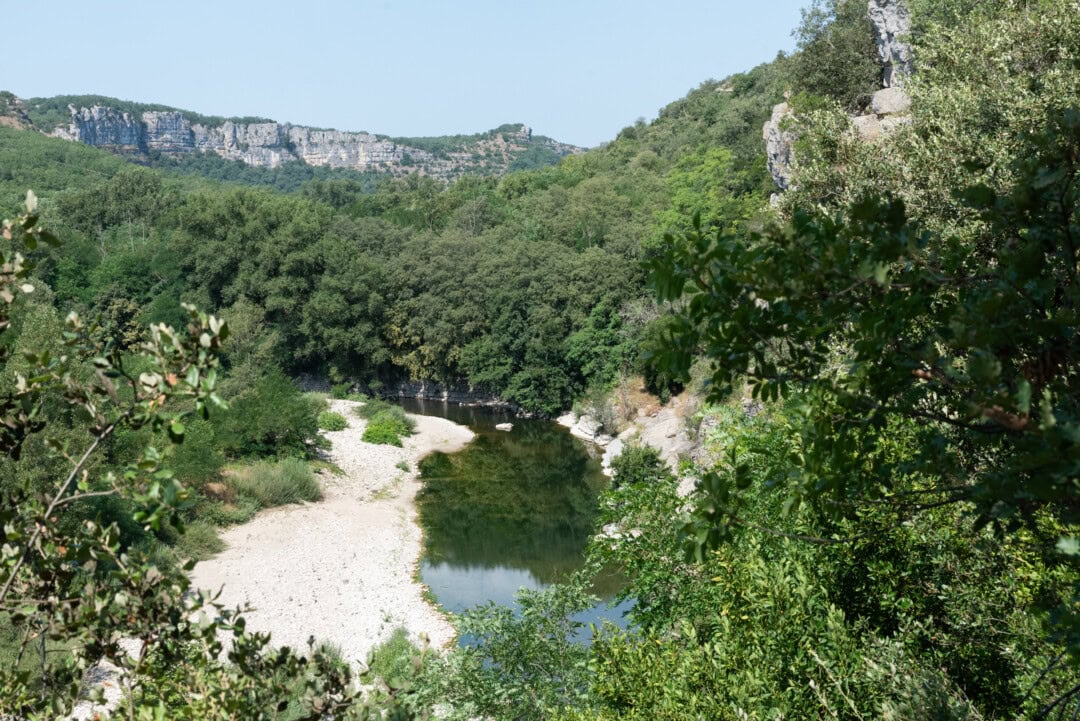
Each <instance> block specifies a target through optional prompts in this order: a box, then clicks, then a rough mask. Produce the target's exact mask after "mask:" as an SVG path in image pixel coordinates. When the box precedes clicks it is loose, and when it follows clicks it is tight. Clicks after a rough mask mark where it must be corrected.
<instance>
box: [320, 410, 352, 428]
mask: <svg viewBox="0 0 1080 721" xmlns="http://www.w3.org/2000/svg"><path fill="white" fill-rule="evenodd" d="M348 427H349V422H348V421H347V420H346V419H345V416H343V415H341V414H340V413H335V412H333V411H323V412H322V413H320V414H319V429H320V430H323V431H343V430H345V429H346V428H348Z"/></svg>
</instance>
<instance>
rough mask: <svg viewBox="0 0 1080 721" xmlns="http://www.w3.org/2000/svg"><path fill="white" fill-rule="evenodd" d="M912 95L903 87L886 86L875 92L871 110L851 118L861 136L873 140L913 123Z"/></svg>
mask: <svg viewBox="0 0 1080 721" xmlns="http://www.w3.org/2000/svg"><path fill="white" fill-rule="evenodd" d="M910 112H911V97H910V96H908V94H907V93H906V92H904V91H903V90H902V89H901V88H896V87H893V88H885V89H884V90H879V91H877V92H876V93H874V97H873V100H872V101H871V102H870V110H869V112H867V113H866V114H864V115H859V116H857V117H854V118H852V119H851V122H852V124H853V125H854V126H855V130H856V132H858V133H859V137H860V138H862V139H863V140H865V141H868V142H873V141H875V140H878V139H879V138H881V137H883V136H886V135H888V134H889V133H891V132H893V131H894V130H896V129H897V128H900V127H902V126H904V125H909V124H910V123H911V115H910Z"/></svg>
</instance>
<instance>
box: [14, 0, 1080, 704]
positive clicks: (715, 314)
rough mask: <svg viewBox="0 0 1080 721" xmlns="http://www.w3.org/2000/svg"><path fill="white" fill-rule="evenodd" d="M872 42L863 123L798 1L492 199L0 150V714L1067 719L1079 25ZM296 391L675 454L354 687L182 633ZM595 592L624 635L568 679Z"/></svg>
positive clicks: (300, 474) (306, 664) (308, 488)
mask: <svg viewBox="0 0 1080 721" xmlns="http://www.w3.org/2000/svg"><path fill="white" fill-rule="evenodd" d="M883 6H887V9H888V10H890V11H893V12H895V11H896V8H897V6H898V5H897V3H896V2H894V1H893V0H873V2H871V3H870V8H871V10H874V9H875V8H878V9H881V8H882V7H883ZM900 7H901V8H904V7H905V6H903V5H900ZM906 9H907V10H910V16H911V21H912V25H911V31H910V35H909V36H907V37H905V38H904V40H905V42H908V43H910V50H911V53H912V55H913V57H914V63H913V67H914V68H915V73H914V74H913V75H907V76H904V77H901V78H900V79H899V80H897V81H896V82H897V83H898V85H897V86H896V87H901V85H900V83H901V81H902V90H903V93H904V97H905V98H909V99H910V106H908V105H906V104H905V105H904V106H903V110H902V111H901V112H899V113H893V112H891V111H890V112H887V113H886V112H878V109H877V108H876V106H875V102H876V100H875V93H877V92H878V91H879V90H880V89H881V85H882V80H883V71H882V65H881V62H880V57H879V55H878V50H877V49H876V47H875V42H874V32H875V26H873V24H872V23H871V20H870V18H869V17H868V15H867V12H866V10H867V3H866V2H864V0H820V1H816V2H814V3H813V4H812V5H811V6H810V7H809V8H808V9H807V11H806V12H805V13H804V20H803V23H802V25H801V26H800V27H799V28H798V29H797V30H796V38H797V39H798V50H797V52H796V53H795V54H793V55H791V56H780V57H778V58H777V59H776V60H775V61H774V62H772V63H769V64H766V65H762V66H760V67H757V68H754V69H753V70H750V71H748V72H746V73H743V74H739V75H735V76H732V77H729V78H725V79H723V80H722V81H707V82H705V83H703V84H702V85H701V86H700V87H698V88H696V89H695V90H693V91H691V92H690V93H689V94H688V95H687V96H686V97H685V98H683V99H681V100H678V101H676V102H674V103H672V104H671V105H669V106H667V107H666V108H664V109H662V110H661V111H660V113H659V116H658V117H657V118H656V120H654V121H653V122H650V123H645V122H641V123H638V124H636V125H634V126H631V127H627V128H624V129H623V130H622V131H621V132H620V133H619V134H618V136H617V137H616V138H615V139H614V140H613V141H612V142H610V143H609V144H607V145H605V146H603V147H601V148H597V149H595V150H591V151H588V152H586V153H584V154H582V155H577V156H571V157H567V158H565V159H563V160H562V161H561V162H560V163H558V164H557V165H554V166H552V167H545V168H539V169H535V170H528V171H524V172H515V173H511V174H509V175H506V176H505V177H502V178H492V177H478V176H467V177H463V178H460V179H458V180H456V181H454V182H452V183H443V182H441V181H438V180H435V179H431V178H425V177H421V176H419V175H410V176H407V177H402V178H390V179H381V180H378V181H375V180H373V179H369V178H341V177H329V176H327V177H312V178H309V179H304V180H303V181H302V182H300V183H299V184H296V183H294V182H293V181H290V183H289V185H297V187H296V189H295V190H294V191H293V192H281V191H280V190H275V189H273V188H268V187H250V186H249V185H245V184H244V183H252V184H265V185H272V184H273V183H265V182H264V181H263V180H259V179H255V180H253V179H252V177H240V176H239V175H238V176H237V177H234V178H225V179H228V180H231V181H239V182H223V179H210V178H207V177H205V176H200V175H197V174H191V173H183V172H175V171H176V169H171V170H170V169H168V168H158V169H152V168H143V167H133V166H131V165H129V164H127V163H125V162H124V161H122V160H119V159H117V158H115V157H113V156H111V155H109V154H107V153H105V152H103V151H99V150H96V149H93V148H88V147H83V146H79V145H75V144H71V143H66V142H64V141H61V140H56V139H51V138H46V137H44V136H42V135H40V134H38V133H34V132H31V131H27V130H20V129H15V128H8V127H0V211H3V216H4V217H9V218H13V219H14V220H13V221H12V222H11V223H9V224H8V225H6V226H5V236H4V237H5V246H4V253H5V256H4V263H5V265H4V269H3V272H2V274H0V282H2V284H3V285H2V288H0V291H2V292H0V300H2V301H3V305H2V306H0V360H2V362H3V367H2V369H0V409H2V413H3V415H2V421H3V422H2V423H0V449H2V450H3V452H4V453H5V461H4V464H3V465H2V466H0V494H2V498H3V505H2V506H0V521H2V522H3V528H4V534H5V539H6V540H5V543H6V545H5V547H4V553H3V557H2V561H0V614H3V615H4V618H3V620H4V623H3V624H2V625H0V688H3V689H11V693H10V695H9V696H10V699H11V700H8V699H4V701H5V702H6V703H7V706H5V705H3V703H0V713H4V712H7V711H8V710H9V709H10V710H11V711H12V712H13V713H17V714H19V715H22V716H26V717H27V718H48V717H50V716H52V715H56V714H57V713H60V712H61V711H62V710H63V709H65V708H66V705H67V704H68V702H69V701H70V699H71V698H72V697H73V696H74V694H75V693H76V692H77V690H78V687H79V675H80V673H81V671H82V668H83V667H84V666H85V665H87V664H88V663H90V662H93V661H94V660H96V659H97V658H100V657H103V656H105V657H108V658H112V659H116V660H117V663H126V664H127V665H128V668H129V670H130V673H132V674H134V675H135V676H136V677H137V678H139V679H140V682H141V685H139V686H138V691H137V692H136V693H134V694H133V698H132V699H131V713H130V714H129V715H130V716H131V717H132V718H136V717H138V718H142V717H150V715H153V714H157V717H166V718H310V719H318V718H327V717H334V718H337V717H341V718H346V717H348V718H428V717H430V715H431V714H432V713H435V712H436V711H437V715H438V716H439V717H446V718H455V719H456V718H460V719H470V718H493V719H552V718H555V719H565V720H567V721H571V720H573V721H585V720H590V721H607V720H609V719H642V720H643V721H644V720H646V719H648V720H650V721H651V720H653V719H672V720H674V719H706V718H707V719H733V720H734V719H869V718H886V719H898V720H899V719H908V720H911V721H915V720H916V719H926V718H936V719H956V720H960V719H967V720H972V721H973V720H975V719H1013V718H1029V719H1047V718H1054V719H1057V718H1062V719H1067V718H1073V717H1075V716H1076V714H1077V713H1080V685H1078V680H1080V540H1078V539H1080V516H1078V511H1080V394H1078V392H1077V382H1078V378H1077V373H1078V366H1077V358H1078V357H1080V348H1078V347H1077V342H1078V341H1077V336H1076V332H1075V331H1076V325H1077V307H1078V304H1080V283H1078V276H1077V273H1078V270H1080V267H1078V265H1077V252H1076V247H1075V239H1076V238H1077V237H1078V235H1080V196H1078V191H1077V188H1078V185H1077V172H1078V166H1077V158H1078V157H1080V72H1077V71H1078V69H1080V55H1078V49H1080V19H1078V18H1080V13H1078V12H1077V10H1078V8H1077V5H1076V2H1075V1H1074V0H1037V1H1036V2H1025V1H1023V0H1003V1H1002V2H997V3H982V2H975V1H971V0H947V1H945V2H940V1H938V0H934V1H933V2H931V1H930V0H911V2H910V3H909V4H907V6H906ZM905 35H907V34H906V33H905ZM884 77H886V78H888V77H889V73H885V75H884ZM785 99H786V100H787V108H786V109H785V111H784V112H783V113H782V114H780V115H782V117H778V124H777V126H776V127H775V130H776V132H775V133H774V134H773V137H774V139H775V138H779V139H780V140H781V141H783V142H785V143H788V147H786V148H785V153H783V154H782V155H784V156H785V157H786V161H787V166H786V167H785V168H784V171H783V172H785V173H788V176H787V177H788V178H789V179H790V182H789V183H788V190H787V191H786V192H784V193H782V194H779V195H777V197H775V198H774V199H773V201H772V202H770V196H772V195H773V194H774V193H775V192H776V190H777V188H776V185H775V183H774V181H773V178H772V177H771V176H770V172H769V168H768V165H767V153H766V147H765V143H764V142H763V140H762V127H763V125H764V123H765V122H766V121H767V120H768V119H769V118H770V117H772V116H773V106H774V105H776V104H778V103H780V102H781V101H782V100H785ZM884 116H889V118H890V123H889V124H888V125H889V127H888V128H887V130H886V131H882V132H876V131H875V133H874V134H873V135H872V136H869V135H868V134H867V133H865V132H864V129H863V128H864V126H863V125H860V123H863V122H864V121H861V120H859V118H868V117H872V119H873V120H875V121H881V120H882V119H883V118H884ZM879 124H880V123H879ZM777 157H779V155H777ZM774 170H776V167H775V165H774ZM27 188H33V189H34V190H35V192H36V193H37V196H31V197H29V198H27V204H26V205H25V206H23V205H21V203H22V201H23V198H24V197H25V192H26V189H27ZM39 198H40V199H39ZM61 241H62V244H60V245H59V247H56V246H57V245H58V243H60V242H61ZM16 249H21V250H20V252H21V255H18V254H17V253H16ZM181 301H183V302H184V303H186V304H191V305H185V306H181V305H180V302H181ZM196 308H197V309H198V310H196ZM69 310H71V311H75V312H76V313H75V314H74V315H72V316H67V313H68V311H69ZM208 313H209V314H211V315H207V314H208ZM65 318H67V320H66V321H65V320H64V319H65ZM222 320H223V321H224V322H222ZM150 324H154V325H153V326H152V327H151V330H150V333H149V334H148V333H147V331H146V329H147V326H148V325H150ZM160 324H165V325H160ZM172 328H177V329H179V330H176V331H174V330H172ZM301 374H310V375H313V376H316V377H319V378H324V379H326V380H328V381H329V382H330V383H331V384H333V387H334V392H335V394H337V395H346V394H348V393H350V392H351V391H354V390H356V389H357V388H360V389H362V390H364V391H367V392H372V393H378V392H382V391H390V392H392V391H393V390H394V389H395V388H396V386H397V384H399V383H401V382H404V381H410V380H432V381H437V382H440V383H444V384H447V385H450V386H456V387H471V388H473V389H474V390H479V391H481V392H483V393H486V394H489V395H490V396H491V397H497V398H500V399H503V400H506V401H508V402H510V403H513V404H515V405H516V406H518V407H520V408H521V409H522V410H524V411H527V412H534V413H539V414H547V415H552V414H555V413H556V412H558V411H560V410H564V409H566V408H568V407H569V406H570V405H571V404H572V403H573V402H574V401H575V400H577V399H579V398H581V397H582V396H583V395H585V394H588V395H589V396H590V397H592V398H594V399H595V398H602V397H603V395H604V393H605V392H607V391H610V389H611V388H612V387H613V386H614V384H615V383H617V382H618V381H619V380H620V379H621V378H625V377H627V376H631V375H634V376H636V375H640V376H642V377H643V378H644V379H645V382H646V384H647V386H649V388H650V389H651V390H653V391H655V392H657V393H658V394H659V393H661V392H662V393H663V394H665V395H666V394H667V393H670V392H679V391H681V390H684V391H685V393H686V394H687V397H688V398H692V399H696V400H698V401H700V409H699V411H698V412H697V413H696V414H695V415H694V416H693V417H691V418H690V419H688V420H689V422H690V424H691V425H692V426H694V430H695V432H697V433H698V436H699V438H700V441H701V443H702V445H703V451H704V453H702V454H699V455H696V456H695V457H694V458H695V459H696V460H691V459H689V458H688V459H684V462H683V463H682V464H681V466H680V467H679V468H678V469H677V471H675V472H673V470H672V469H670V468H668V467H666V466H665V465H664V464H663V463H661V462H660V460H659V457H658V455H657V453H656V452H655V451H654V450H652V449H649V448H646V447H630V448H628V449H627V450H626V451H624V453H623V455H622V456H621V457H620V458H618V459H617V460H616V461H615V475H614V478H613V481H612V484H611V488H610V489H608V490H607V491H606V492H605V494H604V495H603V497H602V498H601V508H602V511H601V515H602V517H601V522H600V524H599V528H598V535H597V536H596V537H595V538H594V539H593V541H592V544H591V547H590V550H589V554H588V559H587V563H586V568H585V570H584V571H583V572H581V573H580V574H578V575H577V576H575V577H574V578H571V579H567V581H566V582H565V583H563V584H559V585H556V586H553V587H551V588H549V589H546V590H543V591H539V592H522V595H521V597H520V604H521V613H517V614H515V613H512V612H510V611H509V610H507V609H501V608H496V607H481V608H478V609H476V610H474V611H472V612H469V613H467V614H465V615H464V616H462V617H459V618H456V619H455V623H456V625H457V627H458V630H459V631H460V632H461V633H462V634H466V635H467V636H468V637H469V639H470V644H469V645H467V646H465V647H461V648H456V649H454V650H451V651H449V652H447V653H445V654H442V655H438V654H433V653H431V652H430V651H427V650H423V649H417V648H412V647H410V646H409V644H408V643H406V642H404V641H402V642H400V643H398V644H396V645H390V646H388V647H387V648H385V649H382V650H381V651H380V654H379V657H378V659H377V661H378V662H377V663H375V662H374V661H373V669H374V670H372V671H371V672H370V673H368V674H367V675H360V676H357V675H355V673H354V671H353V670H350V669H349V668H348V667H347V666H345V665H343V664H341V663H340V662H339V661H335V659H334V658H333V654H332V653H329V652H327V651H326V650H320V649H312V653H311V659H310V660H308V661H305V660H302V659H300V658H298V657H297V656H295V655H293V654H292V653H290V652H282V653H280V654H275V653H270V652H268V651H267V650H266V646H267V644H268V641H267V639H265V638H263V637H261V636H259V635H258V634H249V633H247V632H246V631H245V628H244V625H243V623H242V622H240V623H235V624H234V623H233V618H234V616H233V615H232V614H231V613H230V612H227V611H224V610H222V609H218V608H214V607H213V606H212V604H210V605H206V606H205V608H206V609H207V610H208V611H209V612H210V613H209V614H208V618H207V620H205V622H204V623H200V624H196V623H192V622H190V621H189V619H190V618H191V615H190V611H189V610H181V609H182V608H183V604H185V603H186V604H189V608H190V606H196V607H204V604H205V603H206V600H205V599H201V598H192V597H191V596H190V595H186V594H187V591H188V589H187V580H186V576H185V575H184V574H183V571H182V569H183V565H184V562H185V561H187V560H188V559H197V558H200V557H204V556H205V555H207V554H209V553H212V552H214V551H215V550H217V549H218V547H219V546H218V541H217V536H216V530H215V529H216V527H217V526H220V525H226V524H230V523H238V522H243V521H244V520H247V519H248V518H250V516H251V515H252V514H254V513H255V511H256V510H258V509H260V508H266V507H269V506H273V505H276V504H279V503H288V502H291V501H294V500H297V499H298V498H307V499H314V498H317V497H318V494H319V487H318V484H317V483H315V482H314V481H313V479H312V476H311V470H310V468H311V465H312V464H314V465H318V461H317V458H318V453H317V451H318V447H319V444H320V443H321V441H320V436H319V433H318V430H319V427H320V425H321V426H323V427H325V428H334V427H340V426H339V425H338V424H339V423H340V422H341V419H340V417H338V418H333V417H331V416H332V415H333V414H329V415H328V414H326V413H325V406H324V401H323V400H321V399H320V398H319V397H317V396H313V395H311V394H303V393H301V392H300V390H299V389H298V387H297V385H296V384H295V383H294V382H293V381H292V380H291V379H292V378H295V377H297V376H299V375H301ZM368 412H370V413H371V414H372V416H373V418H374V417H375V415H376V414H382V415H381V416H380V417H379V418H380V420H379V425H378V428H379V429H380V432H383V433H386V434H387V442H395V441H398V439H399V437H400V436H401V435H406V434H407V433H408V432H409V429H408V427H407V423H406V422H405V421H404V420H403V417H402V414H401V413H400V412H397V413H396V414H395V412H394V411H393V410H391V409H389V408H387V407H385V406H382V405H379V404H376V403H372V404H371V405H370V406H369V407H368ZM320 413H321V415H320ZM181 441H182V442H181ZM84 451H85V452H84ZM680 480H681V481H682V483H680ZM185 528H186V532H184V530H185ZM612 567H617V568H620V569H621V570H622V572H623V573H624V575H625V577H626V586H625V589H624V591H623V593H622V595H623V597H625V598H631V599H633V600H634V608H633V611H632V612H631V619H630V620H631V622H632V625H631V626H630V628H629V629H618V628H614V627H605V628H602V629H598V630H597V631H596V636H595V637H594V639H593V642H592V643H591V644H589V645H584V644H580V643H576V642H574V635H575V634H577V633H580V632H581V629H580V628H579V626H580V624H578V623H577V622H575V621H574V618H575V616H574V614H575V613H576V612H578V611H581V610H582V609H584V608H587V607H588V606H589V605H590V603H591V602H592V599H591V597H590V595H589V588H590V582H591V580H592V578H593V576H594V575H595V574H598V573H601V572H603V570H605V569H610V568H612ZM185 599H186V600H185ZM211 619H212V620H211ZM222 630H223V631H225V632H227V633H230V634H233V635H234V636H235V637H236V638H238V639H239V641H238V642H237V646H236V647H235V648H234V650H233V652H232V653H231V654H230V655H229V656H228V658H227V659H226V658H225V657H223V656H222V654H221V653H220V652H221V645H220V644H221V641H220V638H219V637H218V635H217V633H218V632H219V631H222ZM121 638H129V639H130V638H134V639H138V640H140V641H141V642H142V651H140V653H139V654H138V656H137V657H136V659H135V660H130V659H129V660H128V661H124V660H123V654H121V653H119V651H118V643H119V639H121ZM32 644H33V645H32ZM37 644H40V647H41V656H40V659H41V660H40V662H38V661H37V658H36V657H35V658H31V656H30V653H31V650H33V649H36V648H37ZM80 664H81V665H80ZM190 689H197V690H198V692H197V693H192V692H191V691H190ZM43 699H44V700H43ZM136 707H138V708H136ZM140 709H141V710H140ZM54 712H55V713H54ZM143 712H144V716H139V715H138V714H139V713H143Z"/></svg>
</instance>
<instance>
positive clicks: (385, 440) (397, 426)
mask: <svg viewBox="0 0 1080 721" xmlns="http://www.w3.org/2000/svg"><path fill="white" fill-rule="evenodd" d="M354 412H355V413H356V415H358V416H360V417H361V418H366V419H367V421H368V423H367V427H366V428H365V429H364V435H363V437H362V440H364V441H365V442H366V443H381V444H383V445H390V446H397V447H399V448H400V447H401V439H402V438H404V437H405V436H409V435H412V432H413V431H414V430H416V421H415V420H413V419H412V418H410V417H409V416H408V415H406V413H405V411H404V410H402V409H401V407H400V406H395V405H393V404H392V403H387V402H386V401H380V400H369V401H367V402H365V403H364V405H362V406H359V407H357V408H356V410H355V411H354Z"/></svg>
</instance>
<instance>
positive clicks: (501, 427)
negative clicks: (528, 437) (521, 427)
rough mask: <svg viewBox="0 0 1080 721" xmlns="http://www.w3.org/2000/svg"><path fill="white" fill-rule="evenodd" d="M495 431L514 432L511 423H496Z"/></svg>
mask: <svg viewBox="0 0 1080 721" xmlns="http://www.w3.org/2000/svg"><path fill="white" fill-rule="evenodd" d="M495 430H497V431H512V430H514V424H513V423H496V424H495Z"/></svg>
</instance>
